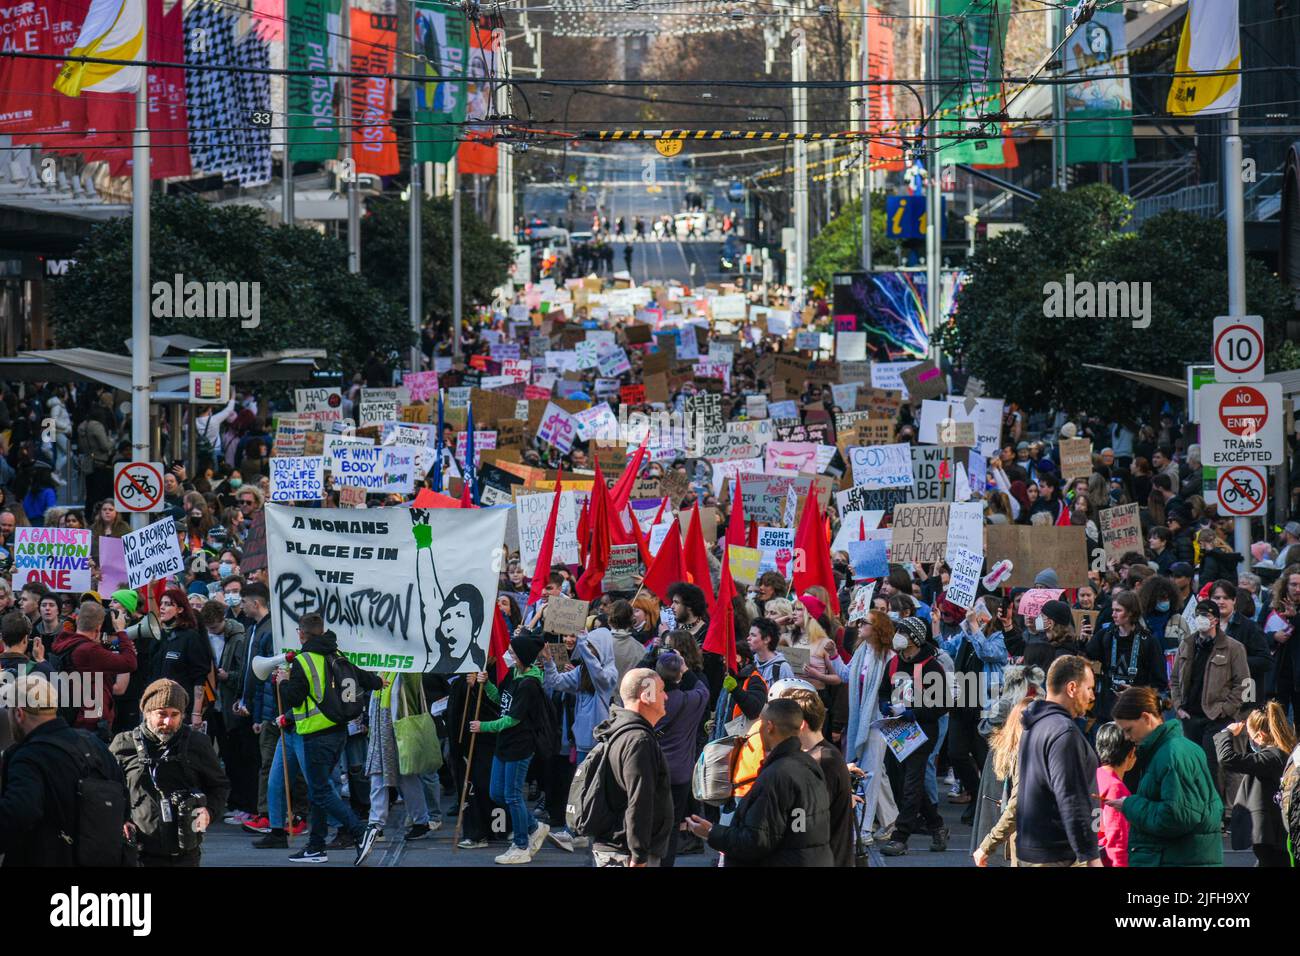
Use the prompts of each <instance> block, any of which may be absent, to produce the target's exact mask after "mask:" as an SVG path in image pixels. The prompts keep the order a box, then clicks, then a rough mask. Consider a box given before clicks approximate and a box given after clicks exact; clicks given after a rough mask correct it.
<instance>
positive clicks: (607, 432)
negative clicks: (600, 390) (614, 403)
mask: <svg viewBox="0 0 1300 956" xmlns="http://www.w3.org/2000/svg"><path fill="white" fill-rule="evenodd" d="M573 420H574V423H575V424H576V425H577V428H578V437H579V438H580V439H582V440H583V441H591V440H592V439H593V438H600V439H603V440H605V441H612V440H614V439H616V438H618V419H617V418H615V417H614V410H613V409H611V408H610V407H609V404H608V403H607V402H597V403H596V404H595V405H593V406H591V408H584V409H583V410H582V411H580V412H577V413H575V414H574V416H573Z"/></svg>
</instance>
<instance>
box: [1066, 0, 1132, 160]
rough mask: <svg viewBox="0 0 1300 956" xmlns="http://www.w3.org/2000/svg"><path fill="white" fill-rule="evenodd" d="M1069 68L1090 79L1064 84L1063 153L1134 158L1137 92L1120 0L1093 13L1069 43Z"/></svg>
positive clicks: (1076, 156)
mask: <svg viewBox="0 0 1300 956" xmlns="http://www.w3.org/2000/svg"><path fill="white" fill-rule="evenodd" d="M1065 70H1066V73H1067V74H1069V75H1071V76H1082V77H1085V78H1086V79H1084V80H1082V81H1081V82H1079V83H1072V84H1070V85H1069V86H1067V87H1066V88H1065V114H1066V120H1067V122H1066V124H1065V134H1066V146H1065V156H1066V159H1067V161H1069V162H1071V163H1119V162H1123V161H1124V160H1126V159H1132V158H1133V157H1134V156H1135V155H1136V153H1135V151H1134V148H1133V92H1132V90H1131V89H1130V87H1129V81H1128V77H1126V76H1125V75H1124V74H1126V73H1127V72H1128V38H1127V36H1126V35H1125V28H1124V4H1123V3H1122V2H1120V0H1116V2H1114V3H1111V4H1108V5H1107V6H1106V7H1105V8H1103V9H1100V10H1098V11H1097V12H1096V13H1094V14H1093V17H1092V19H1091V20H1090V21H1088V22H1087V23H1085V24H1083V25H1082V26H1081V27H1079V29H1078V30H1077V31H1075V33H1074V35H1073V36H1071V37H1070V40H1069V42H1068V43H1067V44H1066V46H1065Z"/></svg>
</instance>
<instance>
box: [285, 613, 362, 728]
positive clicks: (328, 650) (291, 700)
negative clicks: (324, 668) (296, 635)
mask: <svg viewBox="0 0 1300 956" xmlns="http://www.w3.org/2000/svg"><path fill="white" fill-rule="evenodd" d="M338 652H339V639H338V637H337V635H335V633H334V632H333V631H326V632H325V633H324V634H321V635H319V636H316V637H312V638H309V639H308V640H307V641H305V642H304V643H303V645H302V653H304V654H323V655H325V656H326V657H331V656H333V655H334V654H337V653H338ZM358 673H359V674H360V675H361V676H360V683H361V690H382V689H383V686H384V680H383V678H382V677H380V676H379V675H378V674H372V673H370V672H369V671H358ZM309 689H310V685H309V684H308V683H307V672H306V671H305V670H303V665H302V662H301V661H300V660H298V659H297V658H294V660H293V662H292V663H291V664H290V665H289V679H288V680H286V681H285V682H284V683H283V684H281V685H280V705H281V706H282V707H283V710H282V711H281V713H285V714H287V713H289V711H291V710H293V709H294V708H295V707H297V706H298V705H299V704H301V703H302V702H303V701H304V700H306V699H307V691H308V690H309ZM329 729H330V730H334V729H336V728H333V727H331V728H329Z"/></svg>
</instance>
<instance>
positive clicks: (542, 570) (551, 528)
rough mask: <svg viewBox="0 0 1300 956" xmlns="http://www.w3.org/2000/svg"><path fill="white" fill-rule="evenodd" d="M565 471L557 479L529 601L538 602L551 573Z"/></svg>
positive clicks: (529, 591)
mask: <svg viewBox="0 0 1300 956" xmlns="http://www.w3.org/2000/svg"><path fill="white" fill-rule="evenodd" d="M562 485H563V472H561V473H560V475H558V476H557V477H556V479H555V497H554V498H552V499H551V515H550V517H549V518H547V519H546V533H545V534H544V535H543V536H542V547H541V549H540V550H539V551H538V552H537V566H536V567H534V568H533V586H532V587H531V588H529V590H528V603H529V604H536V603H537V602H538V601H540V600H541V598H542V588H544V587H546V579H547V578H548V577H550V574H551V556H552V554H553V553H554V551H555V525H556V522H557V521H558V520H559V517H560V492H561V491H563V490H564V489H563V487H562Z"/></svg>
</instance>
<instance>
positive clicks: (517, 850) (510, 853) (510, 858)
mask: <svg viewBox="0 0 1300 956" xmlns="http://www.w3.org/2000/svg"><path fill="white" fill-rule="evenodd" d="M532 861H533V855H532V854H531V853H529V852H528V848H527V847H523V846H515V845H514V844H513V843H512V844H510V849H508V850H506V852H504V853H502V854H501V855H500V856H498V857H496V859H495V862H497V863H502V864H505V865H507V866H508V865H510V864H512V863H531V862H532Z"/></svg>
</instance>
